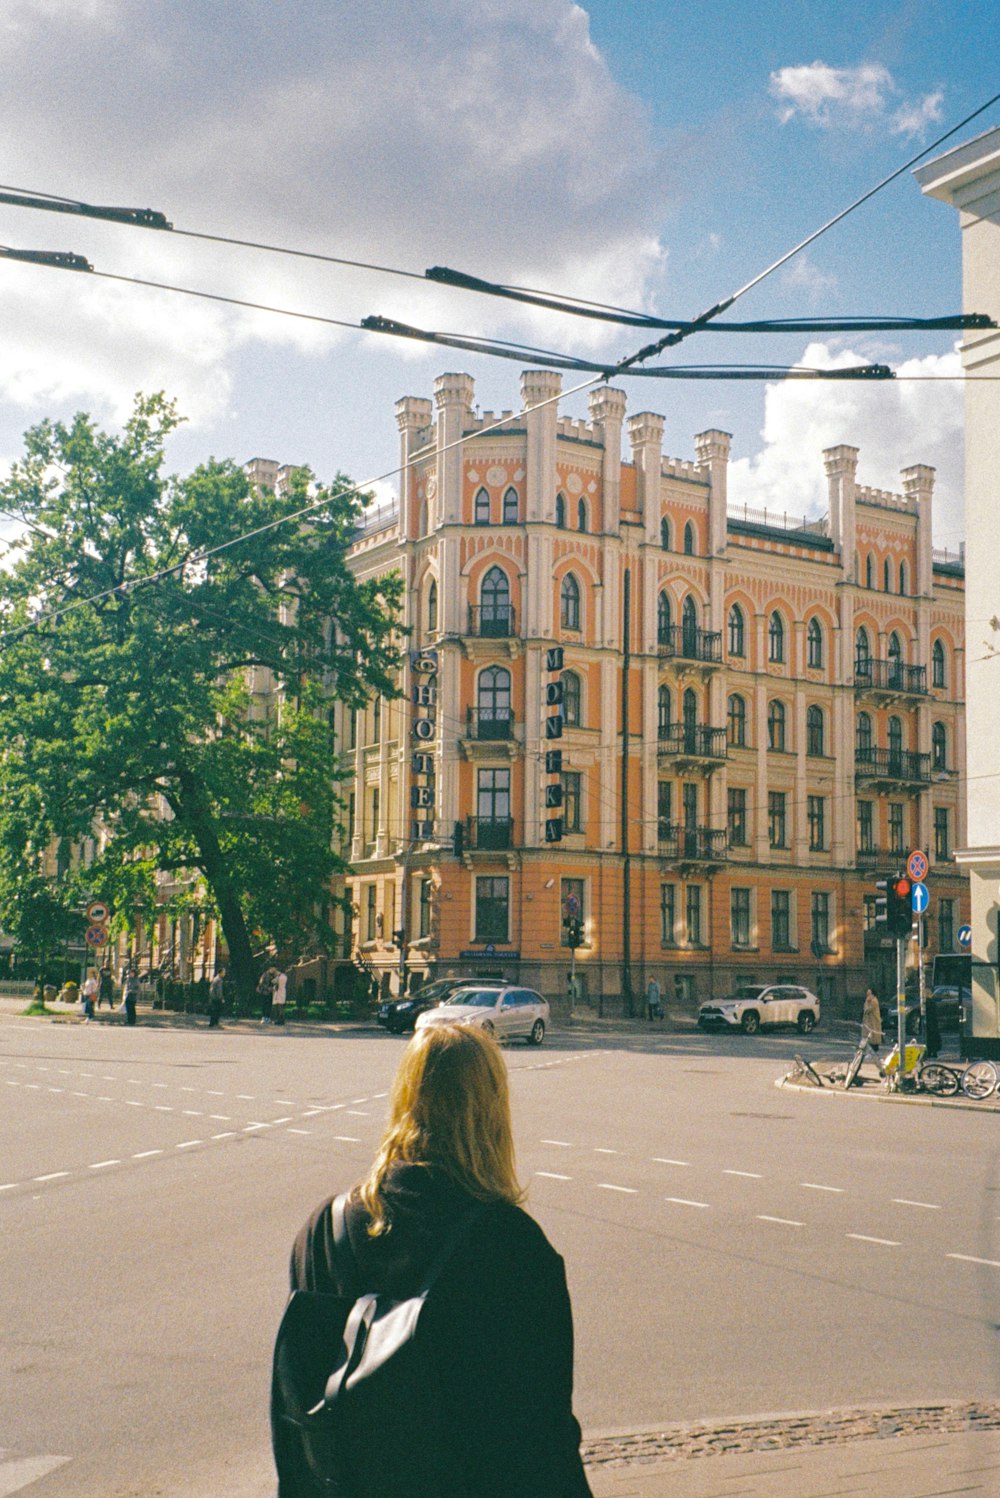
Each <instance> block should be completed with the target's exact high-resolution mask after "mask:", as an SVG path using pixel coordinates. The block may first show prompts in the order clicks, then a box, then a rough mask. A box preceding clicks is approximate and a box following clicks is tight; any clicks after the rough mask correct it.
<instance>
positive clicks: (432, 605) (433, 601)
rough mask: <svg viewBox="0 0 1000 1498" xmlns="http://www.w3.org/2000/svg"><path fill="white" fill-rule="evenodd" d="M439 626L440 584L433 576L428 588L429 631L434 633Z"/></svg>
mask: <svg viewBox="0 0 1000 1498" xmlns="http://www.w3.org/2000/svg"><path fill="white" fill-rule="evenodd" d="M437 627H438V585H437V579H436V578H433V577H432V578H431V581H430V586H429V587H428V589H427V633H428V634H430V635H432V634H433V633H434V631H435V630H436V629H437Z"/></svg>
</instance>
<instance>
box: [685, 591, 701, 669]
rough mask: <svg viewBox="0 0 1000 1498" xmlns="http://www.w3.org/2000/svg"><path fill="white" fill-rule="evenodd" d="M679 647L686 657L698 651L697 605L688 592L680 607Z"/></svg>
mask: <svg viewBox="0 0 1000 1498" xmlns="http://www.w3.org/2000/svg"><path fill="white" fill-rule="evenodd" d="M681 649H682V650H683V653H684V654H685V655H686V656H688V657H692V656H695V655H696V654H697V652H698V605H697V604H696V603H695V601H694V599H693V598H692V597H691V594H690V593H689V594H688V596H687V597H686V598H685V600H684V606H683V608H682V609H681Z"/></svg>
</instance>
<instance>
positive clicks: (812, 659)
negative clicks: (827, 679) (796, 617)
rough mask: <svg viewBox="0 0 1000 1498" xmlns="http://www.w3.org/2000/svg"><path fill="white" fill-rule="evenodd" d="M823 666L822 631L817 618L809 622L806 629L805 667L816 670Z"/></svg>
mask: <svg viewBox="0 0 1000 1498" xmlns="http://www.w3.org/2000/svg"><path fill="white" fill-rule="evenodd" d="M822 664H823V629H822V626H821V625H820V622H819V620H818V619H817V618H815V617H813V618H812V619H810V620H809V624H808V627H807V628H806V665H807V666H809V667H810V669H811V670H813V671H816V670H818V669H819V668H820V667H821V666H822Z"/></svg>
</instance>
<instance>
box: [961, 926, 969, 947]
mask: <svg viewBox="0 0 1000 1498" xmlns="http://www.w3.org/2000/svg"><path fill="white" fill-rule="evenodd" d="M958 945H959V946H960V947H971V946H972V927H971V926H959V928H958Z"/></svg>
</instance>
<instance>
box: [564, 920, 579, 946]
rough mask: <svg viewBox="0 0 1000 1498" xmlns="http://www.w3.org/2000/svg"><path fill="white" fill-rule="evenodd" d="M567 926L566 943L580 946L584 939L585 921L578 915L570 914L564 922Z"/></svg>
mask: <svg viewBox="0 0 1000 1498" xmlns="http://www.w3.org/2000/svg"><path fill="white" fill-rule="evenodd" d="M564 925H565V927H566V945H567V946H568V947H578V946H579V945H580V944H581V942H582V941H583V922H582V921H581V920H580V917H579V916H577V915H568V916H567V917H566V920H565V922H564Z"/></svg>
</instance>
